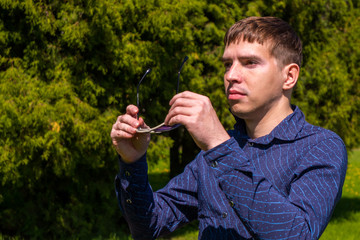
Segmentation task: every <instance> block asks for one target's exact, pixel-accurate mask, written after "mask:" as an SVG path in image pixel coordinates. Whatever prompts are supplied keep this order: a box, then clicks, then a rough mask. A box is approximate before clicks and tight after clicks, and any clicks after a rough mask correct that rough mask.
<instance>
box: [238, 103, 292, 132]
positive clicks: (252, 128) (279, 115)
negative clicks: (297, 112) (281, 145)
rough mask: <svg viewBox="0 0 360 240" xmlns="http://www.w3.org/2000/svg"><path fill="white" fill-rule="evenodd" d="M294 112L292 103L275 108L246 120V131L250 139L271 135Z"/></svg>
mask: <svg viewBox="0 0 360 240" xmlns="http://www.w3.org/2000/svg"><path fill="white" fill-rule="evenodd" d="M292 112H293V110H292V108H291V106H290V103H287V104H283V105H281V104H279V105H277V106H273V107H271V108H269V109H267V110H265V111H264V112H263V114H262V115H261V116H257V117H256V118H252V119H244V121H245V123H246V131H247V134H248V136H249V137H250V138H252V139H255V138H259V137H262V136H265V135H267V134H269V133H270V132H271V131H272V130H273V129H274V128H275V127H276V126H277V125H279V123H280V122H281V121H282V120H284V119H285V118H286V117H287V116H289V115H290V114H291V113H292Z"/></svg>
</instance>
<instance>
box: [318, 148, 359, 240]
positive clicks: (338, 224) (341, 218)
mask: <svg viewBox="0 0 360 240" xmlns="http://www.w3.org/2000/svg"><path fill="white" fill-rule="evenodd" d="M328 239H329V240H335V239H339V240H340V239H346V240H347V239H354V240H355V239H360V149H357V150H355V151H353V152H352V153H350V154H349V163H348V170H347V174H346V178H345V183H344V188H343V195H342V198H341V200H340V202H339V203H338V205H337V206H336V208H335V212H334V214H333V217H332V219H331V221H330V223H329V225H328V227H327V228H326V230H325V232H324V233H323V235H322V236H321V238H320V240H328Z"/></svg>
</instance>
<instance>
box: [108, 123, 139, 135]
mask: <svg viewBox="0 0 360 240" xmlns="http://www.w3.org/2000/svg"><path fill="white" fill-rule="evenodd" d="M113 130H114V131H118V132H126V133H129V134H135V133H136V127H133V126H131V125H129V124H127V123H123V122H116V123H115V124H114V126H113Z"/></svg>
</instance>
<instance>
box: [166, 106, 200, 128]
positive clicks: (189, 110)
mask: <svg viewBox="0 0 360 240" xmlns="http://www.w3.org/2000/svg"><path fill="white" fill-rule="evenodd" d="M180 115H182V116H191V115H194V109H193V107H192V106H190V107H187V106H176V107H172V108H171V109H170V111H169V113H168V114H167V115H166V118H165V121H164V122H165V124H166V125H171V124H177V123H181V124H184V123H183V122H178V121H179V120H174V118H175V117H177V116H180ZM175 119H179V118H175ZM175 121H176V122H175Z"/></svg>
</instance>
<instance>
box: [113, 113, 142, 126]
mask: <svg viewBox="0 0 360 240" xmlns="http://www.w3.org/2000/svg"><path fill="white" fill-rule="evenodd" d="M117 122H118V123H125V124H127V125H130V126H132V127H134V128H138V127H139V126H140V124H141V123H140V121H139V120H138V119H136V118H135V117H133V116H131V115H129V114H125V115H121V116H119V117H118V120H117Z"/></svg>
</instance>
